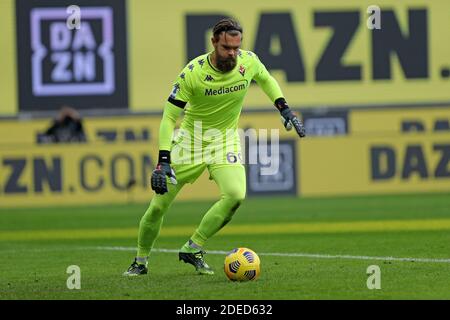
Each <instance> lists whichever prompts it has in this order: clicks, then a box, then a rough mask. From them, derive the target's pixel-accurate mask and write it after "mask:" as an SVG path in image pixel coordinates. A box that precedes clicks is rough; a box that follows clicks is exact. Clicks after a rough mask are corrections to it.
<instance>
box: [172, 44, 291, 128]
mask: <svg viewBox="0 0 450 320" xmlns="http://www.w3.org/2000/svg"><path fill="white" fill-rule="evenodd" d="M252 80H255V81H256V82H257V83H258V84H259V85H260V86H261V87H262V89H263V90H264V92H265V93H266V94H267V95H268V96H269V98H270V100H271V102H272V103H273V102H274V101H275V100H276V99H277V98H280V97H283V94H282V92H281V89H280V87H279V85H278V83H277V82H276V81H275V80H274V79H273V78H272V77H271V75H270V74H269V72H268V71H267V69H266V68H265V66H264V65H263V64H262V63H261V61H260V60H259V59H258V57H257V56H256V54H254V53H253V52H251V51H245V50H240V51H239V54H238V56H237V64H236V67H235V68H234V69H233V70H231V71H229V72H221V71H219V70H217V69H216V68H215V67H214V66H213V65H212V63H211V61H210V53H208V54H204V55H201V56H199V57H197V58H195V59H193V60H192V61H190V62H189V63H188V64H187V65H186V67H185V68H184V69H183V71H182V72H181V73H180V75H179V76H178V78H177V80H176V81H175V83H174V85H173V90H172V93H171V94H170V97H169V102H172V103H173V102H174V101H177V100H178V101H182V102H188V104H187V106H186V108H185V116H184V119H183V122H182V124H181V129H184V130H186V131H187V132H189V133H190V134H192V135H193V134H194V124H195V122H198V123H200V121H201V125H202V130H203V132H205V131H207V130H208V129H212V128H214V129H217V130H220V131H221V132H223V133H225V132H226V130H227V129H236V128H237V125H238V121H239V115H240V113H241V109H242V104H243V101H244V97H245V95H246V93H247V91H248V88H249V86H250V83H251V81H252ZM175 103H176V102H175Z"/></svg>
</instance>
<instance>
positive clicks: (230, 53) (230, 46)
mask: <svg viewBox="0 0 450 320" xmlns="http://www.w3.org/2000/svg"><path fill="white" fill-rule="evenodd" d="M241 40H242V28H241V26H240V25H239V23H237V22H236V21H235V20H233V19H229V18H226V19H223V20H221V21H219V22H218V23H217V24H216V25H215V26H214V28H213V36H212V38H211V41H212V44H213V46H214V51H213V52H211V53H208V54H204V55H202V56H199V57H197V58H195V59H194V60H192V61H191V62H189V63H188V64H187V66H186V67H185V68H184V69H183V70H182V72H181V73H180V75H179V76H178V78H177V80H176V81H175V83H174V86H173V90H172V92H171V94H170V96H169V98H168V101H167V103H166V106H165V108H164V113H163V118H162V121H161V124H160V129H159V157H158V164H157V166H156V169H155V170H154V171H153V172H152V176H151V186H152V189H153V190H154V191H155V192H156V195H155V196H154V198H153V199H152V201H151V203H150V206H149V207H148V209H147V211H146V212H145V214H144V216H143V217H142V219H141V221H140V224H139V235H138V251H137V255H136V258H135V260H134V262H133V263H132V264H131V266H130V267H129V268H128V270H127V271H126V272H125V273H124V275H129V276H135V275H143V274H147V272H148V269H147V263H148V262H147V259H148V256H149V254H150V251H151V249H152V247H153V244H154V242H155V240H156V238H157V237H158V234H159V231H160V229H161V225H162V222H163V217H164V214H165V213H166V212H167V210H168V209H169V207H170V205H171V203H172V202H173V200H174V199H175V197H176V195H177V194H178V192H179V191H180V190H181V189H182V187H183V186H184V185H185V184H186V183H193V182H195V180H196V179H197V178H198V177H199V176H200V175H201V174H202V172H203V171H204V170H205V169H208V171H209V174H210V179H212V180H214V182H215V183H216V184H217V185H218V187H219V190H220V194H221V197H220V200H219V201H217V202H216V203H215V204H214V205H213V206H212V207H211V208H210V209H209V210H208V211H207V212H206V214H205V215H204V216H203V219H202V220H201V222H200V225H199V226H198V228H197V229H196V230H195V231H194V233H193V234H192V236H191V237H190V239H189V240H188V241H187V242H186V243H185V244H184V245H183V246H182V247H181V248H180V250H179V259H180V260H182V261H184V262H186V263H190V264H192V265H193V266H194V267H195V269H196V271H197V272H198V273H200V274H213V273H214V271H213V270H212V269H211V268H210V267H209V266H208V264H207V263H206V262H205V260H204V257H203V256H204V254H205V251H204V250H203V247H204V245H205V243H206V242H207V240H208V239H210V238H211V237H212V236H213V235H214V234H215V233H217V232H218V231H219V230H220V229H221V228H223V227H224V226H225V225H226V224H227V223H228V222H229V221H230V220H231V218H232V216H233V215H234V213H235V212H236V210H237V209H238V208H239V206H240V205H241V203H242V201H243V200H244V198H245V193H246V180H245V170H244V166H243V164H242V163H241V161H242V159H241V153H240V142H239V136H238V135H237V134H235V135H234V136H232V137H231V139H230V138H229V136H228V133H227V134H226V132H230V129H231V130H234V131H235V132H236V129H237V125H238V120H239V116H240V113H241V108H242V104H243V100H244V97H245V95H246V93H247V91H248V88H249V86H250V83H251V81H252V80H255V81H256V82H257V83H258V85H259V86H260V87H261V88H262V90H263V91H264V92H265V93H266V95H267V96H268V97H269V98H270V100H271V101H272V102H273V103H274V104H275V107H276V108H277V109H278V110H279V112H280V114H281V116H282V119H283V123H284V126H285V127H286V128H287V129H290V128H292V127H294V128H295V130H296V131H297V134H298V135H299V136H300V137H304V136H305V130H304V127H303V124H302V122H301V121H300V120H299V119H298V118H297V117H296V116H295V115H294V114H293V113H292V111H291V110H290V109H289V107H288V105H287V103H286V100H285V99H284V96H283V93H282V92H281V89H280V87H279V85H278V83H277V82H276V81H275V79H274V78H273V77H272V76H271V75H270V74H269V72H268V71H267V69H266V68H265V66H264V65H263V64H262V63H261V61H260V60H259V59H258V57H257V56H256V55H255V54H254V53H252V52H250V51H244V50H241V49H240V46H241ZM188 103H189V105H187V104H188ZM183 110H184V112H185V115H184V119H183V121H182V123H181V126H180V134H179V135H177V137H176V138H175V140H174V141H173V142H172V136H173V132H174V129H175V124H176V121H177V119H178V118H179V116H180V115H181V113H182V112H183ZM199 129H200V130H203V131H206V132H211V131H208V130H214V132H219V133H220V134H221V135H223V137H225V135H227V138H228V139H226V143H225V144H224V143H222V142H221V141H223V140H222V139H211V137H207V135H206V134H205V135H204V136H202V135H199V134H198V131H199ZM221 138H222V137H221ZM230 140H231V143H230ZM214 141H216V142H217V141H219V142H218V144H219V145H217V143H215V142H214ZM192 145H194V146H200V149H201V150H197V149H199V148H197V149H196V148H195V147H194V150H193V151H192ZM211 147H212V148H213V149H214V150H215V151H216V152H211V153H210V154H209V156H206V157H205V158H202V155H203V154H204V153H205V152H204V151H205V149H207V148H211ZM217 147H221V148H226V152H218V150H219V149H220V148H219V149H218V148H217ZM198 151H200V158H199V157H198V156H199V152H198ZM199 159H200V160H199ZM192 160H193V161H192Z"/></svg>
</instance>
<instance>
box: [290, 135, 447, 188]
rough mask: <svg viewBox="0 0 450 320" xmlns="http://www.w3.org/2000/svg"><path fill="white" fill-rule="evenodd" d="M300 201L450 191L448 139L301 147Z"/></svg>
mask: <svg viewBox="0 0 450 320" xmlns="http://www.w3.org/2000/svg"><path fill="white" fill-rule="evenodd" d="M298 157H299V158H300V162H299V166H300V170H299V180H300V188H301V195H302V196H326V195H351V194H376V193H378V194H380V193H386V194H387V193H402V192H418V193H419V192H433V191H434V192H443V191H450V134H449V133H445V134H442V133H441V134H437V133H436V134H432V133H426V134H420V133H418V134H411V135H402V134H393V135H386V136H384V137H383V136H381V137H378V138H377V137H365V136H357V137H351V136H350V137H323V138H315V139H311V140H305V141H302V142H301V146H300V148H299V155H298Z"/></svg>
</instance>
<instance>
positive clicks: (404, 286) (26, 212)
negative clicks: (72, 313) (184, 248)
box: [0, 194, 450, 300]
mask: <svg viewBox="0 0 450 320" xmlns="http://www.w3.org/2000/svg"><path fill="white" fill-rule="evenodd" d="M212 203H213V201H208V202H175V203H174V205H173V206H172V208H171V210H170V211H169V212H168V214H167V215H166V217H165V221H164V225H163V229H162V231H161V235H160V237H159V238H158V240H157V242H156V245H155V249H156V250H155V251H154V252H153V253H152V255H151V257H150V262H149V274H148V275H147V276H143V277H138V278H126V277H123V276H122V272H123V271H125V269H126V268H127V267H128V265H129V264H130V263H131V261H132V259H133V257H134V253H135V251H134V249H133V248H134V247H135V246H136V237H137V227H138V223H139V219H140V217H141V216H142V214H143V213H144V211H145V209H146V207H147V204H128V205H105V206H80V207H58V208H26V209H25V208H23V209H18V208H17V209H0V257H1V258H0V299H182V300H184V299H220V300H227V299H288V300H291V299H450V276H449V275H450V194H421V195H417V194H416V195H398V196H394V195H390V196H370V197H369V196H368V197H346V198H321V199H318V198H317V199H298V198H289V197H277V198H251V199H247V200H246V202H245V203H244V204H243V205H242V206H241V208H240V209H239V210H238V212H237V213H236V216H235V218H234V219H233V220H232V222H230V223H229V224H228V225H227V226H226V227H225V228H224V229H223V230H222V231H221V232H220V233H219V234H217V235H216V236H214V237H213V238H212V239H211V240H210V242H209V243H208V244H207V247H206V250H207V251H209V253H208V254H207V255H206V256H205V257H206V260H207V262H208V263H209V264H210V265H211V266H212V267H213V268H214V269H215V270H216V273H215V275H214V276H200V275H197V274H195V272H194V269H193V267H192V266H190V265H187V264H184V263H182V262H179V261H178V255H177V253H176V252H177V250H178V248H180V247H181V245H182V244H183V243H184V242H185V241H186V240H187V239H188V237H189V235H190V234H191V233H192V232H193V230H194V228H195V227H196V225H197V224H198V222H199V221H200V219H201V217H202V215H203V213H204V212H205V211H206V210H207V209H208V208H209V206H210V205H211V204H212ZM235 247H249V248H251V249H253V250H255V251H256V252H257V253H258V254H259V255H260V258H261V270H262V272H261V275H260V278H259V279H258V280H257V281H254V282H246V283H235V282H231V281H229V280H228V279H227V278H226V276H225V274H224V272H223V262H224V258H225V254H224V252H227V251H229V250H231V249H233V248H235ZM70 265H77V266H79V267H80V269H81V289H80V290H69V289H68V288H67V286H66V281H67V279H68V277H69V274H67V273H66V270H67V267H68V266H70ZM371 265H377V266H379V267H380V270H381V289H373V290H369V289H368V288H367V279H368V274H367V268H368V267H369V266H371Z"/></svg>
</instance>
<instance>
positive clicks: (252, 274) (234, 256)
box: [224, 248, 260, 281]
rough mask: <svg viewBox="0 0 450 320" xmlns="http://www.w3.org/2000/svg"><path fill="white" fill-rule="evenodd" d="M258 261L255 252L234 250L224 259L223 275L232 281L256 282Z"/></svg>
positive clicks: (246, 249)
mask: <svg viewBox="0 0 450 320" xmlns="http://www.w3.org/2000/svg"><path fill="white" fill-rule="evenodd" d="M259 264H260V261H259V257H258V255H257V254H256V253H255V251H253V250H251V249H248V248H236V249H233V250H231V252H230V253H229V254H228V255H227V256H226V257H225V266H224V269H225V274H226V275H227V277H228V279H230V280H232V281H249V280H256V279H258V277H259V273H260V267H259Z"/></svg>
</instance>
